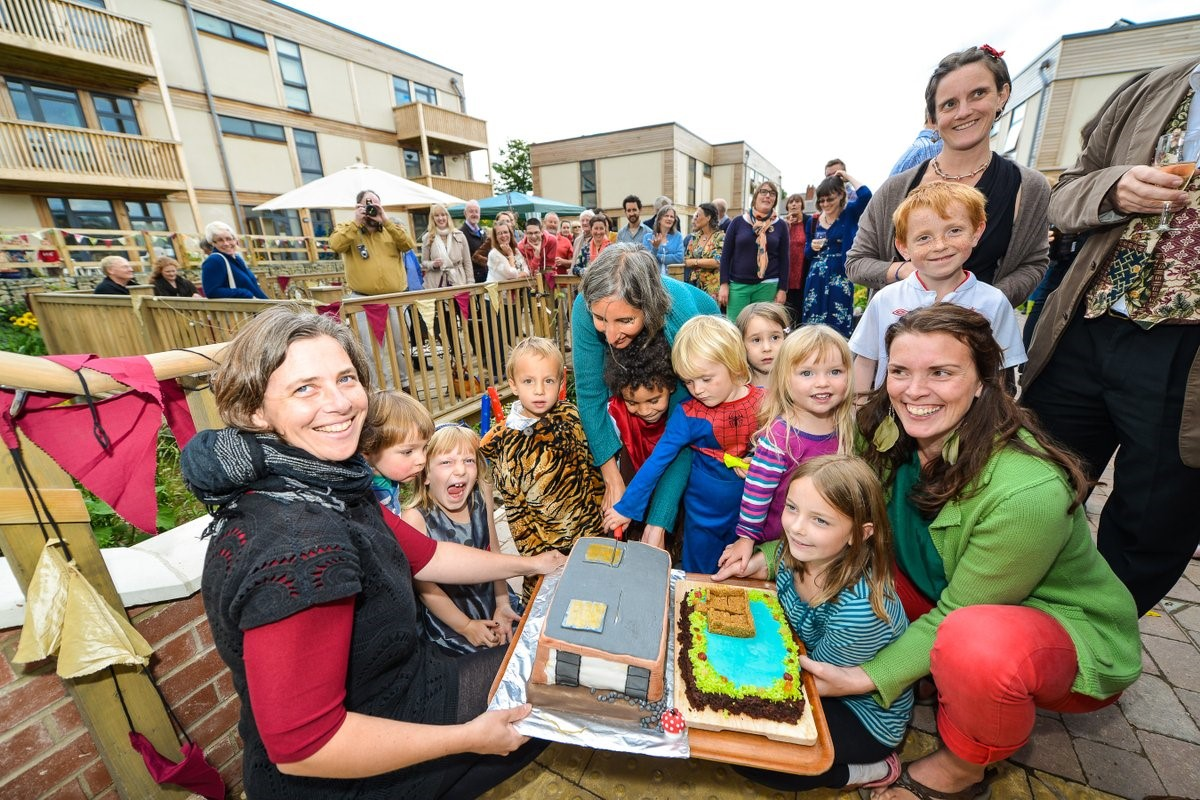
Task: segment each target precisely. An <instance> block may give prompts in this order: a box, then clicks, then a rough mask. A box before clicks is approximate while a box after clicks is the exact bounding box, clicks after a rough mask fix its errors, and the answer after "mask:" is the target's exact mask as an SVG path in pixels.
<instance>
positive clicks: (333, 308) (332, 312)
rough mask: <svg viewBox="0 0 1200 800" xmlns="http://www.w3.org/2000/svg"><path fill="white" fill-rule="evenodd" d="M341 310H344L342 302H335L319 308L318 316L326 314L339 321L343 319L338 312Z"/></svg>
mask: <svg viewBox="0 0 1200 800" xmlns="http://www.w3.org/2000/svg"><path fill="white" fill-rule="evenodd" d="M341 310H342V301H341V300H334V301H333V302H332V303H330V304H329V305H327V306H317V313H318V314H324V315H325V316H327V317H333V318H334V319H337V320H340V319H341V316H340V315H339V314H338V312H339V311H341Z"/></svg>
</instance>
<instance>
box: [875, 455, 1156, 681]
mask: <svg viewBox="0 0 1200 800" xmlns="http://www.w3.org/2000/svg"><path fill="white" fill-rule="evenodd" d="M1022 438H1023V440H1024V441H1026V442H1027V443H1029V444H1033V440H1032V437H1030V436H1028V434H1022ZM973 488H975V489H977V491H975V493H974V494H973V496H970V497H967V498H966V499H960V500H955V501H952V502H950V503H947V504H946V506H945V507H943V508H942V510H941V512H940V513H939V514H938V515H937V517H936V518H935V519H934V520H933V523H932V524H931V525H930V526H929V534H930V536H931V537H932V538H933V543H934V546H935V547H937V551H938V553H939V554H940V555H941V557H942V561H943V562H944V563H945V566H946V578H947V580H948V581H949V585H948V586H947V587H946V589H945V591H943V592H942V595H941V597H939V598H938V600H937V605H936V606H934V608H933V609H932V610H931V611H929V613H927V614H925V615H924V616H922V617H920V618H919V619H917V620H915V621H913V623H912V624H911V625H910V626H909V628H908V630H907V631H906V632H905V633H904V634H903V635H902V636H901V637H900V638H899V639H897V640H896V641H894V642H892V643H891V644H890V645H888V646H887V647H886V648H884V649H883V650H881V651H880V652H879V654H878V655H877V656H875V658H873V659H871V660H870V661H868V662H867V663H866V664H864V665H863V669H865V670H866V672H867V674H868V675H869V676H870V677H871V679H872V680H873V681H874V682H875V686H876V687H877V688H878V691H879V695H880V697H881V699H882V700H883V701H884V702H885V703H891V702H892V701H893V700H894V699H895V698H896V697H897V696H898V695H899V694H900V693H901V692H902V691H904V689H905V687H907V686H908V685H909V684H911V683H912V682H913V681H915V680H917V679H918V678H921V677H923V676H925V675H928V674H929V654H930V650H932V648H933V642H934V639H935V637H936V635H937V628H938V625H940V624H941V622H942V619H944V618H945V616H946V615H947V614H949V613H950V612H951V611H953V610H955V609H956V608H962V607H964V606H972V605H984V604H989V605H1014V604H1015V605H1023V606H1029V607H1030V608H1036V609H1039V610H1041V611H1045V612H1046V613H1047V614H1049V615H1050V616H1052V617H1054V619H1056V620H1057V621H1058V622H1059V623H1060V624H1061V625H1062V626H1063V627H1064V628H1065V629H1066V631H1067V633H1068V634H1070V636H1071V640H1072V641H1073V642H1074V643H1075V651H1076V653H1077V655H1078V658H1079V672H1078V673H1077V674H1076V675H1075V681H1074V682H1073V683H1072V684H1071V689H1072V690H1073V691H1075V692H1078V693H1080V694H1084V695H1087V696H1089V697H1096V698H1105V697H1110V696H1111V695H1113V694H1116V693H1117V692H1119V691H1121V690H1123V689H1125V688H1126V687H1127V686H1129V685H1130V684H1132V683H1133V682H1134V681H1135V680H1137V677H1138V675H1140V674H1141V671H1142V659H1141V639H1140V636H1139V633H1138V622H1137V611H1136V609H1135V606H1134V602H1133V598H1132V596H1131V595H1130V594H1129V591H1128V590H1127V589H1126V588H1125V586H1124V585H1123V584H1122V583H1121V582H1120V581H1119V580H1118V579H1117V577H1116V575H1114V574H1113V572H1112V570H1111V569H1110V568H1109V566H1108V564H1107V563H1106V562H1105V561H1104V559H1103V558H1102V557H1101V556H1100V553H1099V551H1097V550H1096V546H1095V544H1094V543H1093V542H1092V536H1091V532H1090V531H1089V529H1088V523H1087V517H1086V516H1085V515H1084V510H1083V508H1082V507H1080V508H1077V509H1075V512H1074V513H1073V514H1070V515H1068V514H1067V513H1066V509H1067V507H1068V506H1069V505H1070V503H1071V497H1072V494H1073V493H1072V491H1071V487H1070V485H1069V483H1068V482H1067V480H1066V477H1065V476H1064V475H1063V473H1062V471H1061V470H1059V469H1058V468H1056V467H1055V466H1054V465H1053V464H1051V463H1050V462H1048V461H1045V460H1043V459H1040V458H1037V457H1035V456H1031V455H1028V454H1026V453H1022V452H1019V451H1017V450H1016V449H1014V448H1011V447H1006V448H1004V449H1002V450H1000V451H999V452H997V453H995V454H994V455H993V456H992V458H991V460H990V461H988V463H987V466H985V467H984V470H983V473H982V474H981V475H980V477H979V480H978V481H977V483H976V484H974V486H973ZM968 494H970V492H968Z"/></svg>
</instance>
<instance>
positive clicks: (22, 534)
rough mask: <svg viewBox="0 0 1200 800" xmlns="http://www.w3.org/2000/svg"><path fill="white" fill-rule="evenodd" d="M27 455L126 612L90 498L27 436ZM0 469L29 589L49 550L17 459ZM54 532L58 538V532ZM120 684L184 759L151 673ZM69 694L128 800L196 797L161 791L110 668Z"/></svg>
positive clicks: (136, 718)
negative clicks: (92, 519) (132, 738)
mask: <svg viewBox="0 0 1200 800" xmlns="http://www.w3.org/2000/svg"><path fill="white" fill-rule="evenodd" d="M20 438H21V442H22V447H21V451H22V453H23V454H24V456H25V462H26V464H27V466H28V467H29V471H30V473H31V474H32V476H33V480H34V482H35V483H36V484H37V486H38V487H39V488H40V489H41V490H42V496H43V497H44V498H45V500H46V503H47V505H48V506H49V507H50V510H51V513H52V514H53V515H54V518H55V520H56V521H57V522H58V524H59V529H60V530H61V532H62V535H63V540H64V541H66V542H67V546H68V547H69V548H70V551H71V555H72V557H73V558H74V560H75V564H76V566H77V567H79V570H80V572H82V573H83V575H84V577H86V578H87V580H88V582H89V583H91V584H92V586H94V587H96V590H97V591H98V592H100V594H101V595H102V596H103V597H104V599H105V600H106V601H107V602H108V603H109V605H111V606H112V607H113V608H114V609H116V611H117V613H119V614H124V613H125V609H124V606H123V605H122V603H121V598H120V597H119V596H118V595H117V591H116V588H115V587H114V586H113V583H112V578H111V577H110V576H109V574H108V570H107V568H106V567H105V565H104V560H103V559H102V558H101V556H100V549H99V548H98V547H97V546H96V539H95V537H94V536H93V535H92V528H91V525H90V523H89V521H88V513H87V508H86V507H85V506H84V504H83V496H82V494H80V492H79V491H78V490H77V489H75V487H74V484H73V483H72V482H71V477H70V476H69V475H67V473H65V472H63V470H62V469H61V468H60V467H59V466H58V465H57V464H55V463H54V461H52V460H51V459H50V457H49V456H47V455H46V454H45V453H43V452H42V451H41V450H40V449H38V448H37V447H35V446H33V445H32V444H31V443H30V442H29V440H28V439H26V438H25V437H24V436H23V435H22V436H21V437H20ZM2 462H3V463H2V466H0V520H2V521H3V523H4V524H3V525H0V550H3V552H4V555H5V556H6V557H7V558H8V563H9V564H10V565H11V566H12V570H13V574H14V575H16V577H17V581H18V582H19V583H20V585H21V591H23V592H24V591H27V590H28V588H29V577H30V575H31V573H32V572H33V569H34V567H35V566H36V565H37V561H38V558H39V556H40V555H41V553H42V548H43V546H44V543H45V541H44V539H43V538H42V533H41V531H40V529H39V527H38V525H37V524H36V521H35V520H36V518H35V515H34V512H33V508H32V507H31V506H30V504H29V500H28V499H27V497H26V496H25V492H24V490H23V489H22V488H21V481H20V478H19V477H18V475H17V472H16V468H15V466H14V464H13V461H12V459H11V458H9V457H7V456H4V457H3V459H2ZM51 535H52V534H51ZM115 671H116V673H117V678H116V680H117V682H118V683H119V685H120V687H121V693H122V694H123V695H124V697H125V703H126V705H127V706H128V708H129V715H130V717H132V718H133V724H134V725H135V726H136V727H137V730H138V731H139V732H140V733H142V734H144V735H145V736H146V737H147V738H148V739H149V740H150V741H151V742H152V743H153V744H154V746H155V748H156V749H157V750H158V751H159V752H160V753H163V754H165V755H167V756H168V757H171V758H177V757H178V756H177V754H178V753H179V739H178V738H177V736H176V734H175V731H174V729H173V728H172V727H171V720H170V718H169V717H168V716H167V713H166V709H165V708H164V707H163V704H162V700H161V699H160V698H159V696H158V693H157V692H156V691H155V689H154V687H153V686H152V685H151V683H150V678H149V676H148V675H147V674H146V673H145V672H143V671H141V670H135V669H134V668H133V667H118V668H116V669H115ZM63 684H64V686H65V688H66V691H67V694H68V695H69V696H70V697H71V698H72V699H73V700H74V702H75V706H76V708H78V709H79V713H80V716H81V717H82V718H83V722H84V724H85V725H86V726H87V728H88V730H89V731H90V732H91V734H92V740H93V741H94V742H95V744H96V750H97V751H98V752H99V753H100V757H101V759H103V760H104V765H105V767H107V768H108V771H109V774H111V775H112V778H113V784H114V785H115V786H116V788H117V791H118V793H120V795H121V797H123V798H130V799H132V798H146V797H156V798H157V797H163V798H172V797H177V798H186V797H188V796H189V795H190V792H188V791H186V790H184V789H180V788H178V787H175V786H170V785H168V786H159V785H158V784H157V783H155V781H154V779H153V778H151V777H150V773H149V772H147V771H146V765H145V763H144V762H143V761H142V757H141V755H140V754H138V752H137V751H135V750H134V749H133V748H132V747H131V746H130V744H129V726H128V723H127V722H126V720H125V714H124V712H123V711H122V710H121V704H120V701H119V700H118V699H117V692H116V688H115V686H114V681H113V676H112V674H111V673H110V672H109V671H108V670H101V671H100V672H97V673H94V674H92V675H88V676H86V677H84V678H79V679H74V680H70V679H64V680H63Z"/></svg>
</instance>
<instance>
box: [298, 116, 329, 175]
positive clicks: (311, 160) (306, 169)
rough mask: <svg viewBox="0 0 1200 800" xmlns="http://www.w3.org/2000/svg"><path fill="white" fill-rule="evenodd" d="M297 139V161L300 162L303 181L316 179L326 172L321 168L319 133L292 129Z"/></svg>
mask: <svg viewBox="0 0 1200 800" xmlns="http://www.w3.org/2000/svg"><path fill="white" fill-rule="evenodd" d="M292 138H293V139H295V141H296V161H297V162H299V164H300V180H301V182H302V183H308V182H309V181H315V180H316V179H317V178H320V177H321V176H323V175H324V174H325V170H324V169H322V168H321V150H320V148H318V147H317V135H316V134H315V133H313V132H312V131H301V130H296V129H293V130H292Z"/></svg>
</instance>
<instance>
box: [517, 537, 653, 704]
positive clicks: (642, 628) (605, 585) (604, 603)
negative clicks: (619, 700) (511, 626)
mask: <svg viewBox="0 0 1200 800" xmlns="http://www.w3.org/2000/svg"><path fill="white" fill-rule="evenodd" d="M670 572H671V559H670V556H669V554H667V553H666V552H665V551H663V550H659V549H658V548H656V547H651V546H650V545H646V544H642V543H640V542H617V541H615V540H613V539H602V538H597V537H585V538H582V539H580V540H579V541H578V542H576V543H575V546H574V547H573V548H572V550H571V554H570V556H568V558H567V565H566V568H565V570H564V571H563V574H562V577H561V578H560V579H559V581H558V587H557V589H555V592H554V597H553V599H552V600H551V601H550V607H549V611H548V612H547V615H546V621H545V626H544V627H543V628H542V632H541V635H540V636H539V638H538V644H537V652H536V654H535V655H534V661H533V669H532V672H531V674H530V678H529V682H530V683H531V684H543V685H557V686H582V687H587V688H589V689H598V690H611V691H616V692H622V693H624V694H626V695H629V696H630V697H633V698H637V699H639V700H644V701H649V702H657V701H658V700H661V699H662V696H663V673H664V670H665V668H666V665H665V662H666V651H667V629H668V622H667V620H668V617H667V614H668V612H669V607H668V598H669V597H670Z"/></svg>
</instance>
